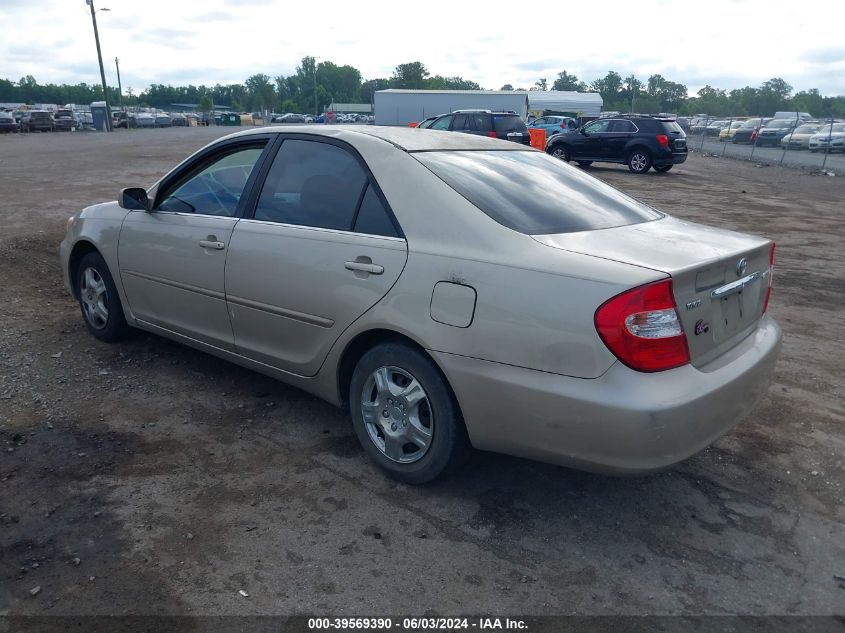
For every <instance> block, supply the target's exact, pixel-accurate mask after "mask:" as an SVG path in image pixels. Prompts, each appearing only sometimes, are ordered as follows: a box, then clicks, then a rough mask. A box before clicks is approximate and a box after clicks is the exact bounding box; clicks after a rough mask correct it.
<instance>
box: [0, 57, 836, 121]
mask: <svg viewBox="0 0 845 633" xmlns="http://www.w3.org/2000/svg"><path fill="white" fill-rule="evenodd" d="M386 88H409V89H418V90H481V89H482V87H481V86H480V85H479V84H478V83H476V82H474V81H471V80H469V79H464V78H463V77H444V76H442V75H432V74H431V73H430V72H429V71H428V69H427V68H426V67H425V65H424V64H423V63H422V62H419V61H414V62H408V63H405V64H399V65H398V66H396V68H395V69H394V71H393V74H392V75H391V76H390V77H381V78H376V79H367V80H364V79H363V78H362V76H361V72H360V71H359V70H358V69H357V68H354V67H353V66H349V65H343V66H339V65H337V64H335V63H333V62H330V61H323V62H319V63H317V60H316V59H315V58H314V57H303V58H302V60H301V61H300V63H299V65H298V66H297V67H296V72H295V73H293V74H291V75H288V76H285V75H277V76H275V77H271V76H270V75H267V74H264V73H258V74H255V75H252V76H250V77H249V78H247V79H246V81H244V82H243V83H242V84H216V85H214V86H205V85H199V86H195V85H187V86H172V85H165V84H152V85H150V86H149V87H147V88H146V89H144V90H142V91H141V92H138V93H137V94H136V93H135V91H134V90H133V89H132V88H127V89H126V90H125V91H124V94H123V95H122V98H123V99H122V100H123V102H124V104H126V105H142V106H150V107H156V108H162V109H168V108H169V107H170V106H171V104H174V103H196V104H200V109H206V110H208V109H211V107H212V105H220V106H228V107H230V108H233V109H235V110H238V111H254V110H273V111H277V112H314V111H315V110H317V111H323V110H324V109H325V107H326V106H327V105H329V104H330V103H332V102H335V103H371V102H372V100H373V93H374V92H375V91H377V90H384V89H386ZM523 89H524V88H517V90H523ZM528 89H529V90H548V89H552V90H576V91H580V92H586V91H593V92H598V93H600V94H601V96H602V99H603V100H604V110H617V111H620V112H631V111H633V112H646V113H657V112H671V113H675V114H680V115H683V114H697V113H707V114H712V115H716V116H753V115H763V116H769V115H771V114H772V113H774V112H775V111H777V110H798V111H802V112H810V113H811V114H813V115H815V116H831V115H833V116H845V96H823V95H822V94H820V93H819V91H818V90H817V89H815V88H813V89H810V90H802V91H800V92H797V93H793V89H792V86H790V85H789V84H788V83H787V82H786V81H785V80H783V79H781V78H779V77H774V78H772V79H769V80H768V81H766V82H764V83H763V84H762V85H760V86H757V87H752V86H746V87H744V88H738V89H734V90H724V89H721V88H714V87H712V86H709V85H708V86H705V87H704V88H702V89H700V90H699V91H698V93H697V94H695V95H692V96H691V95H689V94H688V90H687V87H686V86H685V85H684V84H682V83H678V82H675V81H670V80H669V79H666V78H665V77H663V76H662V75H659V74H654V75H651V76H650V77H648V78H647V79H645V80H641V79H638V78H637V77H636V76H635V75H633V74H631V75H629V76H627V77H623V76H622V75H620V74H619V73H618V72H616V71H613V70H611V71H608V72H607V74H606V75H605V76H604V77H600V78H598V79H594V80H593V81H591V82H589V83H587V82H585V81H582V80H581V79H579V78H578V77H577V76H575V75H574V74H570V73H569V72H567V71H566V70H563V71H561V72H559V73H558V74H557V77H555V78H554V79H553V81H552V82H551V83H549V79H548V78H547V77H542V78H540V79H538V80H537V81H536V82H535V83H534V85H533V86H531V87H529V88H528ZM500 90H514V87H513V85H511V84H505V85H504V86H502V87H501V88H500ZM119 96H120V95H118V91H117V89H116V88H114V87H109V101H110V103H113V104H117V103H119V102H120V99H119ZM102 98H103V90H102V87H101V86H99V85H89V84H85V83H80V84H76V85H69V84H39V83H38V82H37V81H36V79H35V78H34V77H32V76H31V75H27V76H26V77H24V78H22V79H20V80H19V81H17V82H14V81H10V80H8V79H0V102H23V103H56V104H65V103H80V104H87V103H91V102H92V101H99V100H102Z"/></svg>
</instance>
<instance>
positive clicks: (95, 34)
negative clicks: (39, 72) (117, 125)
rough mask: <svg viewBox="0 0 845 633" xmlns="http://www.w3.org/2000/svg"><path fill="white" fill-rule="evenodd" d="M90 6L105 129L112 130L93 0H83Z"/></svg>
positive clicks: (107, 89)
mask: <svg viewBox="0 0 845 633" xmlns="http://www.w3.org/2000/svg"><path fill="white" fill-rule="evenodd" d="M85 4H87V5H88V6H89V7H91V22H92V23H93V24H94V41H95V42H96V43H97V61H99V62H100V79H101V80H102V82H103V100H104V101H105V103H106V130H107V131H109V132H111V131H112V122H111V107H109V88H108V86H107V85H106V70H105V68H103V53H102V52H101V51H100V32H99V31H98V30H97V16H96V15H95V14H96V11H95V10H94V0H85Z"/></svg>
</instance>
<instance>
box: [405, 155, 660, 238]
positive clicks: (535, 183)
mask: <svg viewBox="0 0 845 633" xmlns="http://www.w3.org/2000/svg"><path fill="white" fill-rule="evenodd" d="M412 156H414V158H416V159H417V160H418V161H420V162H421V163H422V164H423V165H425V166H426V167H428V169H430V170H431V171H432V172H433V173H434V174H435V175H436V176H438V177H439V178H440V179H441V180H443V181H444V182H445V183H446V184H447V185H449V186H450V187H451V188H452V189H454V190H455V191H457V192H458V193H459V194H461V195H462V196H463V197H464V198H466V199H467V200H468V201H469V202H470V203H472V204H473V205H475V206H476V207H478V208H479V209H480V210H481V211H483V212H484V213H486V214H487V215H488V216H490V217H491V218H492V219H493V220H495V221H496V222H499V223H500V224H503V225H504V226H506V227H508V228H510V229H513V230H514V231H519V232H520V233H527V234H529V235H544V234H551V233H572V232H576V231H590V230H595V229H605V228H610V227H614V226H627V225H630V224H639V223H641V222H648V221H650V220H656V219H658V218H661V217H663V216H662V215H661V214H660V213H658V212H657V211H655V210H654V209H651V208H650V207H647V206H646V205H644V204H642V203H641V202H638V201H637V200H634V199H633V198H630V197H628V196H626V195H625V194H623V193H622V192H621V191H617V190H616V189H614V188H613V187H611V186H609V185H606V184H605V183H603V182H601V181H600V180H598V179H596V178H593V177H592V176H589V175H588V174H585V173H583V171H581V170H578V169H575V168H573V167H570V166H568V165H564V164H563V163H561V161H559V160H557V159H555V158H552V157H551V156H549V155H548V154H544V153H542V152H532V151H472V152H462V151H455V152H414V153H412Z"/></svg>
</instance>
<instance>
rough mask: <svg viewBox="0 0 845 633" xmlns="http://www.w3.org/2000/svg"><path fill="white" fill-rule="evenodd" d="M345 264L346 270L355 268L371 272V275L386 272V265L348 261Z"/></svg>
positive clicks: (355, 269) (363, 271)
mask: <svg viewBox="0 0 845 633" xmlns="http://www.w3.org/2000/svg"><path fill="white" fill-rule="evenodd" d="M344 266H345V267H346V270H354V271H359V272H362V273H369V274H371V275H380V274H382V273H383V272H384V266H379V265H378V264H370V263H367V262H346V263H345V264H344Z"/></svg>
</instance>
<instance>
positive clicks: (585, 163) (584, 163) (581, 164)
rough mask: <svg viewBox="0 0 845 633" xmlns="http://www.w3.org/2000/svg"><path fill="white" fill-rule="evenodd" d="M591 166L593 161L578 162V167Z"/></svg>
mask: <svg viewBox="0 0 845 633" xmlns="http://www.w3.org/2000/svg"><path fill="white" fill-rule="evenodd" d="M592 164H593V161H591V160H579V161H578V166H579V167H589V166H590V165H592Z"/></svg>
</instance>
